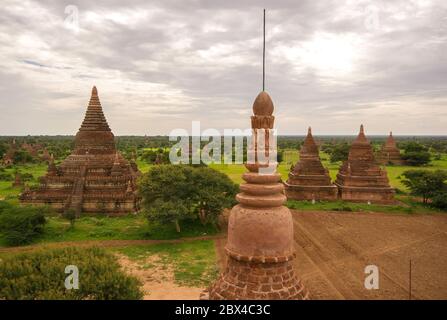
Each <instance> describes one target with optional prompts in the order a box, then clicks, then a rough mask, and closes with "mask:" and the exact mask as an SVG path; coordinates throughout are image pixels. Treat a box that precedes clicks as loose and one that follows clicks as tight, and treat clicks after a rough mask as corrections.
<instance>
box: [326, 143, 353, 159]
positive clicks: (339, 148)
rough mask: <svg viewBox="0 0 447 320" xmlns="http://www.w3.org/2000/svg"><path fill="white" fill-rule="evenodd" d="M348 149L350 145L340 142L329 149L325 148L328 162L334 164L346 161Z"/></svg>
mask: <svg viewBox="0 0 447 320" xmlns="http://www.w3.org/2000/svg"><path fill="white" fill-rule="evenodd" d="M349 149H350V145H349V144H348V143H347V142H342V143H338V144H336V145H334V146H332V147H331V148H327V149H326V150H327V151H326V152H328V153H329V157H330V161H331V162H332V163H334V162H338V161H345V160H347V159H348V155H349Z"/></svg>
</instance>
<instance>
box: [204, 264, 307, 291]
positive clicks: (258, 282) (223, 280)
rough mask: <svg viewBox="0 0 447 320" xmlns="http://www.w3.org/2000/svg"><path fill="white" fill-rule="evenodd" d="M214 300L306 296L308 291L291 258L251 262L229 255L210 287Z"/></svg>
mask: <svg viewBox="0 0 447 320" xmlns="http://www.w3.org/2000/svg"><path fill="white" fill-rule="evenodd" d="M209 294H210V296H212V297H213V299H216V300H235V299H240V300H307V299H308V298H309V294H308V292H307V290H306V289H305V287H304V285H303V284H302V282H301V281H300V280H299V279H298V277H297V276H296V274H295V271H294V270H293V265H292V262H291V261H285V262H280V263H277V262H276V263H254V262H247V261H238V260H236V259H234V258H231V257H230V258H229V259H228V264H227V267H226V271H225V272H224V273H223V274H222V275H221V276H220V278H219V279H218V280H217V281H216V282H215V283H214V285H213V286H212V287H211V288H210V291H209Z"/></svg>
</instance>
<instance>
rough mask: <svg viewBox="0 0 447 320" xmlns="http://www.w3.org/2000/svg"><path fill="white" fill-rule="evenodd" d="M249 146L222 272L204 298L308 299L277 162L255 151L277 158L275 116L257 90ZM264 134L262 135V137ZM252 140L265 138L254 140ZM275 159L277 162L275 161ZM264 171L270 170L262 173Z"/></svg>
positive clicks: (264, 93)
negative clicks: (295, 265)
mask: <svg viewBox="0 0 447 320" xmlns="http://www.w3.org/2000/svg"><path fill="white" fill-rule="evenodd" d="M253 112H254V116H252V117H251V125H252V136H253V137H254V138H253V142H252V143H251V145H250V146H249V150H248V152H249V159H250V158H251V159H253V160H254V161H250V162H248V163H247V164H246V168H247V169H248V170H249V172H248V173H245V174H244V175H243V176H242V178H243V179H244V181H245V183H243V184H241V186H240V189H241V193H239V194H238V195H237V196H236V199H237V201H238V202H239V204H238V205H236V206H235V207H234V208H233V209H232V211H231V213H230V217H229V222H228V241H227V245H226V247H225V251H226V254H227V256H228V262H227V266H226V270H225V271H224V272H223V274H222V275H221V276H220V277H219V279H218V280H217V281H216V282H215V283H214V284H213V285H211V287H210V288H209V289H208V291H207V292H205V293H204V294H203V295H202V297H201V298H202V299H207V298H209V299H212V300H218V299H226V300H229V299H243V300H248V299H307V298H308V293H307V290H306V289H305V288H304V286H303V284H302V283H301V281H300V280H299V279H298V277H297V276H296V274H295V271H294V268H293V258H294V240H293V221H292V215H291V213H290V211H289V209H288V208H286V207H285V206H283V204H284V202H285V201H286V197H285V195H284V185H283V184H282V183H281V182H280V174H279V173H277V172H276V167H277V162H276V160H275V162H271V161H269V160H267V161H259V158H258V153H257V151H258V150H257V149H258V146H259V145H263V148H262V150H259V151H260V152H262V153H263V154H265V156H266V157H268V156H269V154H270V153H272V154H273V155H275V156H276V146H272V145H270V144H269V135H270V134H272V133H271V129H272V128H273V123H274V120H275V117H274V116H273V115H272V114H273V102H272V100H271V99H270V96H269V95H268V94H267V93H266V92H264V91H263V92H261V93H260V94H259V95H258V96H257V98H256V100H255V102H254V104H253ZM263 133H265V135H263ZM256 137H261V138H260V139H265V140H264V141H262V142H259V141H257V139H256ZM275 159H276V158H275ZM266 169H273V170H269V171H267V172H266Z"/></svg>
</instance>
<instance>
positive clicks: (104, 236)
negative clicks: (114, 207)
mask: <svg viewBox="0 0 447 320" xmlns="http://www.w3.org/2000/svg"><path fill="white" fill-rule="evenodd" d="M217 233H218V230H217V228H216V227H214V226H212V225H206V226H203V225H202V224H200V223H198V222H195V223H193V222H184V223H182V224H181V232H177V231H176V230H175V226H174V224H172V225H170V224H168V225H159V224H155V223H149V222H148V221H147V220H146V218H145V217H144V216H143V215H128V216H124V217H115V218H108V217H81V218H79V219H76V222H75V225H74V227H73V228H71V227H70V223H69V222H68V220H66V219H63V218H61V217H49V218H48V219H47V224H46V225H45V229H44V233H43V235H42V236H41V237H40V238H38V239H37V240H36V242H37V243H50V242H62V241H84V240H141V239H148V240H168V239H179V238H184V237H198V236H205V235H213V234H217ZM0 246H5V243H4V241H3V240H2V236H1V233H0Z"/></svg>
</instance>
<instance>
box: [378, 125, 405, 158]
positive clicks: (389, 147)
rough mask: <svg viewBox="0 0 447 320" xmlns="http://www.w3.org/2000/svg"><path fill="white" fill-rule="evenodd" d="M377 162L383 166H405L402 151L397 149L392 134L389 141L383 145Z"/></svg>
mask: <svg viewBox="0 0 447 320" xmlns="http://www.w3.org/2000/svg"><path fill="white" fill-rule="evenodd" d="M377 160H378V161H379V163H381V164H396V165H403V164H405V160H403V159H402V156H401V155H400V150H399V148H397V144H396V140H394V137H393V133H392V132H390V135H389V136H388V139H387V140H386V142H385V143H384V144H383V146H382V149H381V150H380V152H379V154H378V157H377Z"/></svg>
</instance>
